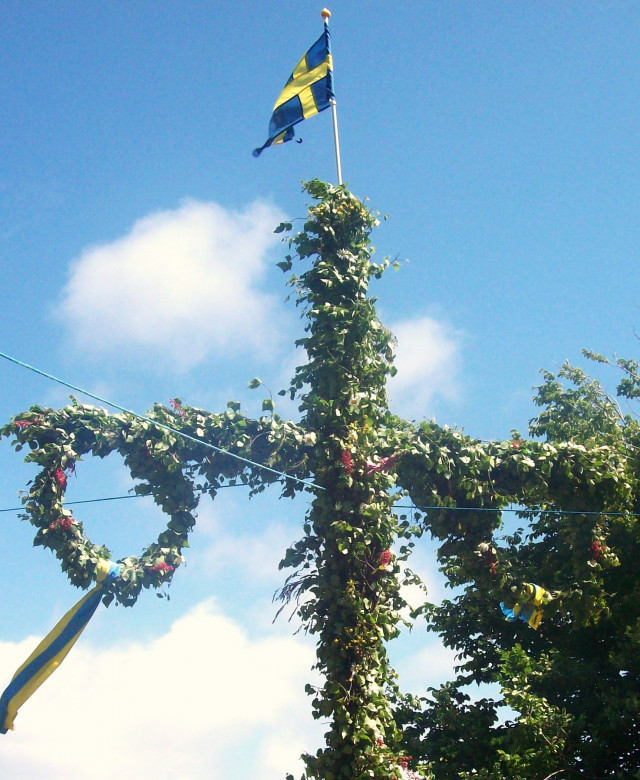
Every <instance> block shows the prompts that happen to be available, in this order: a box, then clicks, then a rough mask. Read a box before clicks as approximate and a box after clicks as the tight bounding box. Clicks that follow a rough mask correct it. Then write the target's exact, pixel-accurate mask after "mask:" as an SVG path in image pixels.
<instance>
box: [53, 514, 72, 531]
mask: <svg viewBox="0 0 640 780" xmlns="http://www.w3.org/2000/svg"><path fill="white" fill-rule="evenodd" d="M72 526H73V518H72V517H59V518H58V519H57V520H56V521H55V522H53V523H49V530H50V531H65V532H67V531H70V530H71V527H72Z"/></svg>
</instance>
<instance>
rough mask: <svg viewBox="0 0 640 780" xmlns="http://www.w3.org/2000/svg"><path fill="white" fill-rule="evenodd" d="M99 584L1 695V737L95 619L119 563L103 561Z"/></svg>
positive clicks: (73, 608)
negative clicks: (90, 621) (92, 619)
mask: <svg viewBox="0 0 640 780" xmlns="http://www.w3.org/2000/svg"><path fill="white" fill-rule="evenodd" d="M97 573H98V577H97V585H96V586H95V588H92V589H91V590H90V591H89V592H88V593H87V594H86V595H85V596H84V597H83V598H82V599H80V601H79V602H78V603H77V604H76V605H75V606H74V607H72V608H71V609H70V610H69V611H68V612H67V614H66V615H65V616H64V617H63V618H62V620H60V621H59V622H58V623H57V625H56V626H55V628H53V629H52V630H51V631H50V632H49V633H48V634H47V636H46V637H45V638H44V639H43V640H42V642H40V644H39V645H38V646H37V647H36V649H35V650H34V651H33V653H31V655H30V656H29V658H27V660H26V661H25V662H24V663H23V664H22V666H21V667H20V668H19V669H18V671H17V672H16V673H15V674H14V675H13V678H12V680H11V682H10V683H9V685H8V686H7V688H6V690H5V691H4V693H3V694H2V696H0V734H6V733H7V731H8V730H9V729H13V721H14V720H15V717H16V715H17V714H18V710H19V708H20V707H21V706H22V705H23V704H24V703H25V701H26V700H27V699H28V698H29V697H30V696H31V695H32V694H33V693H34V692H35V691H36V690H37V689H38V688H39V687H40V686H41V685H42V683H43V682H44V681H45V680H46V679H47V678H48V677H49V676H50V675H51V674H52V673H53V672H54V671H55V670H56V669H57V668H58V666H60V664H61V663H62V662H63V661H64V659H65V658H66V657H67V654H68V653H69V651H70V650H71V648H72V647H73V645H74V644H75V643H76V641H77V640H78V638H79V636H80V634H81V633H82V632H83V631H84V629H85V627H86V625H87V623H88V622H89V620H91V618H92V617H93V614H94V612H95V611H96V609H97V608H98V604H99V603H100V600H101V599H102V596H103V586H104V585H105V584H106V583H109V582H113V581H114V580H115V579H116V578H117V577H118V574H119V573H120V566H119V565H118V564H114V563H110V562H109V561H105V560H101V561H99V562H98V567H97Z"/></svg>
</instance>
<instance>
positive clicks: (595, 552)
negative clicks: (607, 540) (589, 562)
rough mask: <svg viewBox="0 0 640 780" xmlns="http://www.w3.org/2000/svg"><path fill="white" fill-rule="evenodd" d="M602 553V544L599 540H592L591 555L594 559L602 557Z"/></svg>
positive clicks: (597, 559)
mask: <svg viewBox="0 0 640 780" xmlns="http://www.w3.org/2000/svg"><path fill="white" fill-rule="evenodd" d="M603 553H604V545H602V544H601V543H600V542H594V543H593V544H592V545H591V557H592V558H593V560H594V561H599V560H600V558H602V554H603Z"/></svg>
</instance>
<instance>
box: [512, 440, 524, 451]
mask: <svg viewBox="0 0 640 780" xmlns="http://www.w3.org/2000/svg"><path fill="white" fill-rule="evenodd" d="M523 444H524V442H523V441H522V440H521V439H514V440H513V441H512V442H511V446H512V447H513V449H514V450H519V449H521V448H522V445H523Z"/></svg>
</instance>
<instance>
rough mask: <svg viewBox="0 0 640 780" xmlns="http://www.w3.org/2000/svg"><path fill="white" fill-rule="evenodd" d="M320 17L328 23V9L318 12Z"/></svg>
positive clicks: (329, 13)
mask: <svg viewBox="0 0 640 780" xmlns="http://www.w3.org/2000/svg"><path fill="white" fill-rule="evenodd" d="M320 16H321V17H322V18H323V19H324V20H325V22H327V23H328V22H329V17H330V16H331V11H330V10H329V9H328V8H323V9H322V11H320Z"/></svg>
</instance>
